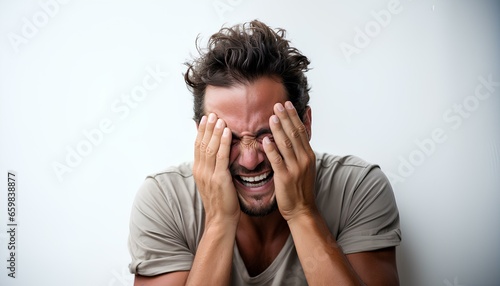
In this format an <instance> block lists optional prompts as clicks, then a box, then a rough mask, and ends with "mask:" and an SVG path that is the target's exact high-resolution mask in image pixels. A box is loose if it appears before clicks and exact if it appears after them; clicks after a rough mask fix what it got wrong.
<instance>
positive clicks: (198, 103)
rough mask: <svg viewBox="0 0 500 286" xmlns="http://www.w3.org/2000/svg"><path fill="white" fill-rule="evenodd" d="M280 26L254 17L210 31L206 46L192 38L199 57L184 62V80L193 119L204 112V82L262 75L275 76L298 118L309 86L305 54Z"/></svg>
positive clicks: (239, 80)
mask: <svg viewBox="0 0 500 286" xmlns="http://www.w3.org/2000/svg"><path fill="white" fill-rule="evenodd" d="M285 34H286V31H285V30H284V29H276V31H274V30H273V29H271V28H269V27H268V26H267V25H266V24H264V23H262V22H260V21H258V20H254V21H251V22H249V23H244V24H240V25H235V26H233V27H229V28H224V27H223V28H222V29H221V30H220V31H219V32H217V33H215V34H214V35H212V36H211V37H210V39H209V41H208V44H207V48H206V49H201V48H200V46H199V44H198V40H199V37H198V38H197V40H196V46H197V50H198V52H199V54H200V56H199V58H197V59H194V60H193V61H192V62H186V63H185V64H186V66H187V67H188V69H187V71H186V73H185V74H184V80H185V81H186V84H187V85H188V89H189V90H190V91H191V92H192V93H193V96H194V106H193V111H194V116H193V119H194V120H195V121H196V122H199V121H200V119H201V117H202V116H203V115H204V110H203V98H204V95H205V89H206V87H207V85H212V86H220V87H229V86H233V85H235V84H240V83H241V84H247V83H251V82H253V81H255V80H257V79H258V78H260V77H262V76H277V77H278V78H279V79H280V80H281V81H282V83H283V85H284V86H285V89H286V91H287V95H288V100H290V101H291V102H292V103H293V105H294V106H295V108H296V109H297V113H298V114H299V116H300V117H301V118H303V115H304V113H305V111H306V107H307V105H308V103H309V89H310V88H309V87H308V84H307V78H306V76H305V74H304V73H305V72H307V71H308V70H309V68H308V65H309V64H310V62H309V60H308V59H307V57H305V56H304V55H302V54H301V53H300V52H299V50H297V49H296V48H294V47H291V46H290V45H289V43H290V42H289V41H288V40H286V39H285Z"/></svg>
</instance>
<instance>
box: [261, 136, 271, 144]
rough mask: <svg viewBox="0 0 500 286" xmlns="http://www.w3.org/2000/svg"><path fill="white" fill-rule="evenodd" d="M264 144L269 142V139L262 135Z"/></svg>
mask: <svg viewBox="0 0 500 286" xmlns="http://www.w3.org/2000/svg"><path fill="white" fill-rule="evenodd" d="M263 141H264V144H270V143H271V140H269V137H267V136H266V137H264V140H263Z"/></svg>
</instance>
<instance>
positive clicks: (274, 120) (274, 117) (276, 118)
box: [271, 115, 280, 123]
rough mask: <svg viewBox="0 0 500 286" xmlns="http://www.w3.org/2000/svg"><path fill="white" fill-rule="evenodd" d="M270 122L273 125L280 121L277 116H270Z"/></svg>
mask: <svg viewBox="0 0 500 286" xmlns="http://www.w3.org/2000/svg"><path fill="white" fill-rule="evenodd" d="M271 120H272V121H273V122H274V123H278V122H280V119H279V118H278V116H276V115H272V116H271Z"/></svg>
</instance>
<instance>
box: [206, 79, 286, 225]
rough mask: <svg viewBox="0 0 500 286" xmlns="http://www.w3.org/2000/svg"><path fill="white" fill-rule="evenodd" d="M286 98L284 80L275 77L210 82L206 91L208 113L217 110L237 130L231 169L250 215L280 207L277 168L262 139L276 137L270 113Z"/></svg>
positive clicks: (239, 193) (267, 212) (242, 202)
mask: <svg viewBox="0 0 500 286" xmlns="http://www.w3.org/2000/svg"><path fill="white" fill-rule="evenodd" d="M286 100H287V96H286V91H285V88H284V86H283V84H282V83H281V82H280V81H278V80H277V79H276V78H272V77H262V78H260V79H258V80H256V81H254V82H253V83H250V84H246V85H243V84H240V85H236V86H233V87H216V86H207V89H206V91H205V102H204V104H205V106H204V109H205V114H209V113H215V114H216V115H217V116H218V117H219V118H221V119H222V120H224V121H225V122H226V125H227V127H228V128H229V129H231V132H232V134H233V137H232V146H231V153H230V156H229V162H230V163H229V164H230V166H229V170H230V172H231V176H232V179H233V183H234V186H235V188H236V191H237V193H238V198H239V201H240V206H241V209H242V211H243V212H244V213H246V214H248V215H253V216H263V215H266V214H269V213H271V212H272V211H274V210H276V209H277V204H276V197H275V193H274V181H273V170H272V168H271V164H270V163H269V160H268V159H267V157H266V154H265V153H264V149H263V146H262V139H264V137H265V136H268V137H269V138H270V139H271V140H272V138H273V137H272V134H271V129H270V127H269V117H270V116H271V115H273V106H274V104H276V103H278V102H281V103H284V102H285V101H286Z"/></svg>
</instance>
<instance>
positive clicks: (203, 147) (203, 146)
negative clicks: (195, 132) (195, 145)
mask: <svg viewBox="0 0 500 286" xmlns="http://www.w3.org/2000/svg"><path fill="white" fill-rule="evenodd" d="M207 147H208V145H207V143H205V142H204V141H201V142H200V150H201V151H205V150H206V149H207Z"/></svg>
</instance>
